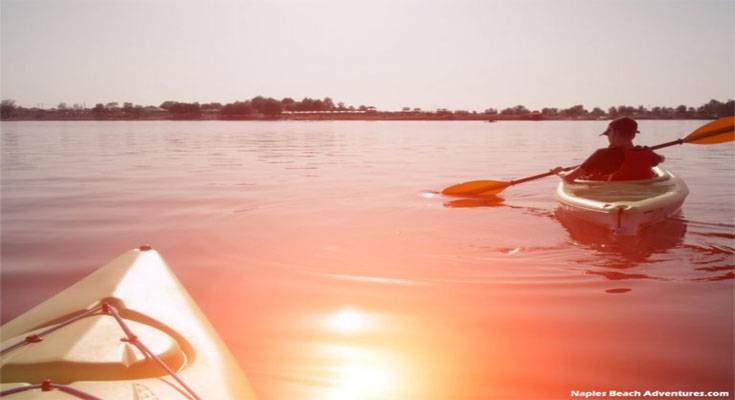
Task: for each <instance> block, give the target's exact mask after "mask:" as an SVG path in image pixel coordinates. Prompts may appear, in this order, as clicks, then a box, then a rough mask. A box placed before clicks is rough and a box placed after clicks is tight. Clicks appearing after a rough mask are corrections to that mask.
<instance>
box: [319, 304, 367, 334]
mask: <svg viewBox="0 0 735 400" xmlns="http://www.w3.org/2000/svg"><path fill="white" fill-rule="evenodd" d="M366 320H367V317H366V316H365V314H363V313H361V312H359V311H355V310H352V309H349V308H348V309H344V310H340V311H338V312H336V313H334V314H332V315H331V316H330V317H329V320H328V324H329V326H330V328H332V330H334V331H336V332H341V333H355V332H359V331H362V330H363V329H364V328H365V325H366V322H367V321H366Z"/></svg>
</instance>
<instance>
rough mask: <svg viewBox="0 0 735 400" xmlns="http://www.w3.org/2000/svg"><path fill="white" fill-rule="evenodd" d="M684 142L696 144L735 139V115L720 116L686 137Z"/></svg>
mask: <svg viewBox="0 0 735 400" xmlns="http://www.w3.org/2000/svg"><path fill="white" fill-rule="evenodd" d="M683 140H684V142H686V143H694V144H715V143H724V142H731V141H733V140H735V117H725V118H720V119H718V120H717V121H712V122H710V123H709V124H706V125H703V126H702V127H700V128H699V129H697V130H695V131H694V132H692V133H690V134H689V135H687V137H685V138H684V139H683Z"/></svg>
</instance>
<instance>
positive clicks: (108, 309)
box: [0, 303, 202, 400]
mask: <svg viewBox="0 0 735 400" xmlns="http://www.w3.org/2000/svg"><path fill="white" fill-rule="evenodd" d="M100 310H101V311H102V312H104V313H109V314H112V316H113V317H114V318H115V320H116V321H117V323H118V324H119V325H120V328H121V329H122V330H123V332H124V333H125V336H126V338H124V339H123V340H125V341H126V342H129V343H131V344H133V345H134V346H135V347H137V348H138V349H139V350H140V351H141V352H142V353H143V354H145V355H146V356H148V357H150V358H152V359H153V360H154V361H155V362H157V363H158V365H160V366H161V367H162V368H163V369H164V370H165V371H166V373H168V374H169V375H170V376H171V377H172V378H174V380H176V382H178V383H179V385H181V387H183V388H184V390H186V391H187V392H188V393H189V394H190V395H191V396H192V397H194V399H196V400H202V398H201V397H199V395H197V394H196V392H194V390H193V389H192V388H190V387H189V385H187V384H186V383H185V382H184V381H183V380H181V378H179V376H178V375H176V373H175V372H174V371H173V370H172V369H171V368H169V366H168V365H166V363H164V362H163V361H161V359H160V358H158V356H156V355H155V354H153V352H151V351H150V350H149V349H148V347H146V346H145V345H144V344H143V342H141V341H140V340H138V337H137V336H136V335H135V334H134V333H133V332H132V331H131V330H130V328H129V327H128V325H127V324H126V323H125V321H123V319H122V317H120V314H119V313H118V312H117V309H116V308H115V307H114V306H112V305H111V304H108V303H102V304H101V305H99V306H97V307H95V308H93V309H91V310H89V311H86V312H84V313H82V314H79V315H77V316H76V317H72V318H69V319H68V320H66V321H63V322H61V323H59V324H56V325H54V326H52V327H50V328H48V329H46V330H44V331H41V332H39V333H37V334H35V335H30V336H27V337H26V338H25V339H24V340H21V341H20V342H18V343H16V344H14V345H11V346H9V347H7V348H4V349H2V350H0V355H2V354H4V353H6V352H8V351H10V350H13V349H15V348H18V347H20V346H24V345H26V344H29V343H36V342H40V341H42V340H43V339H41V336H44V335H47V334H49V333H51V332H53V331H55V330H57V329H60V328H63V327H65V326H67V325H69V324H71V323H73V322H76V321H78V320H80V319H82V318H84V317H86V316H89V315H91V314H94V313H96V312H98V311H100ZM51 388H55V389H59V390H61V391H63V392H66V393H69V394H72V395H75V396H77V397H79V398H81V399H95V400H96V399H99V398H98V397H94V396H92V395H90V394H87V393H84V392H82V391H79V390H76V389H73V388H70V387H67V386H63V385H56V384H53V383H51V381H49V380H46V381H44V383H43V384H39V385H30V386H20V387H17V388H12V389H8V390H3V391H2V392H0V396H5V395H9V394H13V393H18V392H23V391H26V390H31V389H43V390H44V391H48V390H50V389H51Z"/></svg>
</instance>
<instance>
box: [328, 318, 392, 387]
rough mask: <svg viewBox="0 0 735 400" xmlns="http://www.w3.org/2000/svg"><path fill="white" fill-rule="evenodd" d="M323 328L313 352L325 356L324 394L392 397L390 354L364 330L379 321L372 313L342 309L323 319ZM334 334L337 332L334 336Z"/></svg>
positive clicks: (376, 324)
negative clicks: (321, 340) (320, 340)
mask: <svg viewBox="0 0 735 400" xmlns="http://www.w3.org/2000/svg"><path fill="white" fill-rule="evenodd" d="M322 326H324V327H325V328H326V331H325V332H324V333H325V337H324V338H323V340H325V341H326V343H323V344H320V345H317V347H316V351H317V353H320V356H321V357H325V356H326V357H327V362H326V364H327V365H328V367H327V368H326V370H327V373H326V375H327V379H326V386H327V387H326V393H322V394H319V395H318V397H319V398H326V399H331V400H347V399H381V398H393V397H395V390H396V387H395V385H396V371H395V368H396V363H395V361H394V360H392V358H393V357H391V353H390V352H387V351H386V350H385V349H381V348H380V347H379V346H378V345H377V343H375V340H373V339H372V338H371V337H368V335H367V333H369V332H376V331H377V330H378V329H379V327H380V324H379V323H378V322H377V318H376V317H375V316H372V315H369V314H367V313H365V312H363V311H359V310H356V309H353V308H344V309H341V310H338V311H335V312H333V313H331V314H328V315H326V316H325V318H324V324H323V325H322ZM334 334H337V335H339V336H338V337H335V336H334Z"/></svg>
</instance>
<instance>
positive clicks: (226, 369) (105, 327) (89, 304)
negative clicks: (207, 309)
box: [0, 247, 255, 400]
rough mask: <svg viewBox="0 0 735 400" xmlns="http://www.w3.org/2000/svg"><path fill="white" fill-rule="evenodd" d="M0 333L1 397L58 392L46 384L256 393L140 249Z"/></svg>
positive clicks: (117, 390) (143, 391)
mask: <svg viewBox="0 0 735 400" xmlns="http://www.w3.org/2000/svg"><path fill="white" fill-rule="evenodd" d="M0 334H1V336H2V344H1V345H0V349H2V350H1V352H2V354H1V355H0V382H1V383H2V385H1V389H2V394H10V393H11V392H16V391H18V392H17V393H15V394H13V398H17V399H32V398H37V397H38V398H41V399H48V398H54V397H55V396H53V394H51V396H52V397H48V395H49V394H44V393H42V392H43V391H46V390H44V389H47V390H48V391H51V392H55V391H67V393H69V392H68V390H71V391H77V392H79V393H83V394H86V395H89V396H90V397H83V398H104V399H120V400H122V399H139V398H140V399H142V398H146V399H148V398H150V399H164V398H166V399H169V398H170V399H178V398H181V399H192V398H193V399H196V398H207V399H208V398H221V399H249V398H255V395H254V392H253V390H252V388H251V387H250V385H249V384H248V382H247V379H246V378H245V376H244V374H243V373H242V371H241V370H240V368H239V366H238V365H237V362H236V361H235V360H234V358H233V357H232V355H231V354H230V352H229V350H228V349H227V347H226V346H225V344H224V343H223V342H222V340H221V339H220V338H219V335H217V333H216V331H215V330H214V328H213V327H212V326H211V325H210V324H209V322H208V321H207V319H206V317H205V316H204V315H203V314H202V313H201V311H200V310H199V308H198V307H197V306H196V304H195V303H194V301H193V300H192V299H191V297H190V296H189V294H188V293H187V292H186V290H185V289H184V287H183V286H182V285H181V283H180V282H179V281H178V279H176V277H175V276H174V275H173V273H172V272H171V270H170V269H169V268H168V266H167V265H166V264H165V262H164V261H163V259H162V258H161V257H160V255H159V254H158V253H157V252H156V251H154V250H149V248H146V247H143V248H141V249H136V250H131V251H128V252H127V253H125V254H123V255H122V256H120V257H118V258H116V259H115V260H113V261H111V262H110V263H108V264H107V265H105V266H104V267H102V268H100V269H99V270H97V271H95V272H94V273H92V274H91V275H89V276H88V277H86V278H85V279H83V280H81V281H79V282H77V283H76V284H74V285H72V286H71V287H69V288H67V289H66V290H64V291H62V292H61V293H59V294H57V295H56V296H53V297H52V298H50V299H48V300H46V301H45V302H43V303H41V304H39V305H38V306H36V307H34V308H32V309H31V310H29V311H27V312H26V313H24V314H22V315H21V316H19V317H17V318H15V319H14V320H12V321H10V322H8V323H7V324H5V325H3V326H2V329H1V331H0ZM44 385H45V387H44ZM24 389H30V390H24ZM63 396H64V398H66V397H69V396H68V395H63Z"/></svg>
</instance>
